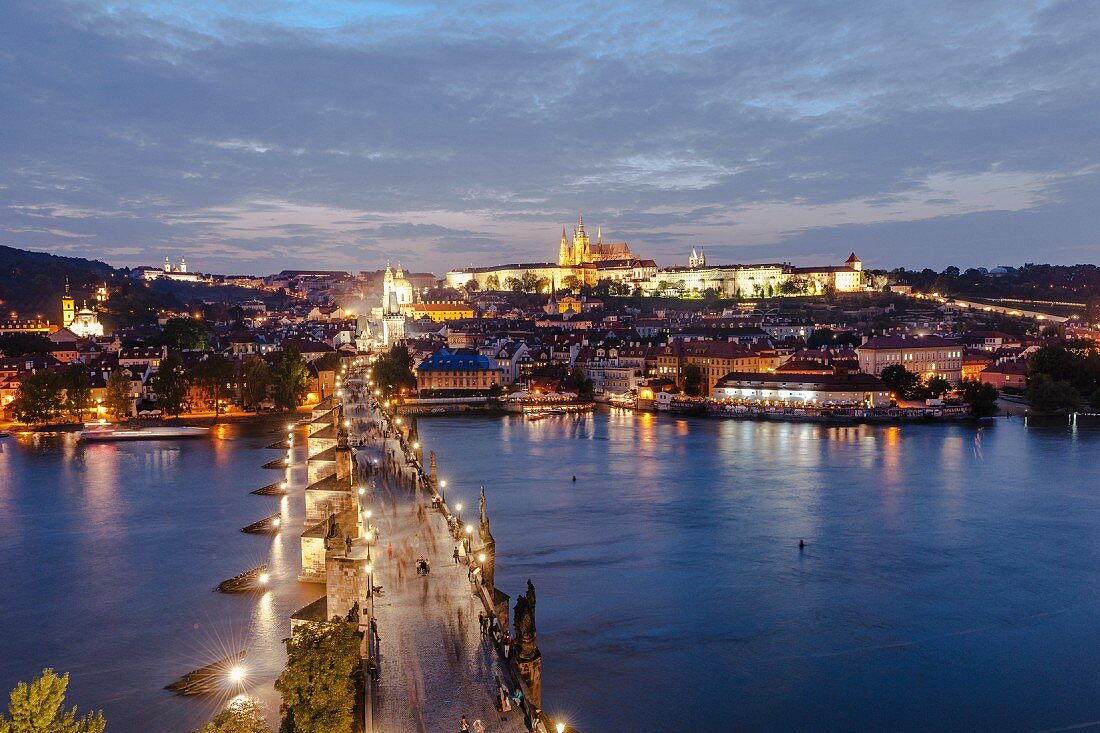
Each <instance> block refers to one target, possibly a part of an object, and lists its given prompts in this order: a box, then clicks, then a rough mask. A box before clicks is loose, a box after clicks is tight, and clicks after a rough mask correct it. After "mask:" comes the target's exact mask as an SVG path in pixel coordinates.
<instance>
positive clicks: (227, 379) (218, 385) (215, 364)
mask: <svg viewBox="0 0 1100 733" xmlns="http://www.w3.org/2000/svg"><path fill="white" fill-rule="evenodd" d="M234 376H236V375H235V371H234V369H233V362H231V361H229V359H227V358H226V357H225V356H223V355H221V354H211V355H210V356H208V357H206V358H205V359H203V360H202V361H200V362H199V363H198V364H196V365H195V366H194V368H193V369H192V370H191V378H192V380H194V382H195V384H196V385H198V387H199V388H200V389H201V390H202V391H203V392H204V393H205V394H206V399H207V401H208V402H210V403H212V404H213V405H214V419H215V420H217V418H218V417H219V416H221V414H222V405H221V403H222V396H223V395H224V394H225V393H226V391H227V390H228V389H229V385H230V383H231V382H232V381H233V377H234Z"/></svg>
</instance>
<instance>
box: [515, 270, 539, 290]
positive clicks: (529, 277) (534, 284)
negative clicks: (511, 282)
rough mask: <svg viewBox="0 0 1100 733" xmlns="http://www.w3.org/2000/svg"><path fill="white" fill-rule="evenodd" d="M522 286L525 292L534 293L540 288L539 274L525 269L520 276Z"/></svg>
mask: <svg viewBox="0 0 1100 733" xmlns="http://www.w3.org/2000/svg"><path fill="white" fill-rule="evenodd" d="M520 287H521V289H522V290H523V292H525V293H533V292H535V291H537V290H538V288H539V276H538V275H536V274H535V273H533V272H531V271H529V270H528V271H525V272H524V273H523V275H521V276H520Z"/></svg>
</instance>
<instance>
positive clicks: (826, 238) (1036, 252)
mask: <svg viewBox="0 0 1100 733" xmlns="http://www.w3.org/2000/svg"><path fill="white" fill-rule="evenodd" d="M580 210H583V212H584V214H585V221H586V224H588V225H589V228H590V229H591V230H593V232H594V230H595V227H596V225H597V224H602V226H603V230H604V232H605V233H606V235H607V236H606V238H608V239H613V240H616V241H623V240H625V241H628V242H629V243H630V244H631V246H632V248H633V249H634V250H635V251H636V252H638V253H641V254H644V255H647V256H650V257H653V258H654V259H656V260H657V262H658V264H660V265H667V264H674V263H681V262H684V261H685V260H686V253H687V252H688V251H689V250H690V249H691V247H692V246H702V247H705V248H706V251H707V255H708V259H709V260H710V261H711V262H746V261H761V260H770V261H792V262H796V263H803V264H808V263H819V264H820V263H834V262H836V263H839V262H840V261H842V260H843V259H844V257H846V256H847V254H848V252H849V251H850V250H855V251H856V252H858V253H859V255H860V256H861V257H862V258H863V259H864V260H865V261H866V262H867V264H868V266H870V267H895V266H910V267H924V266H931V267H934V268H936V269H941V268H942V267H944V266H946V265H948V264H957V265H960V266H964V267H965V266H972V265H974V266H981V265H985V266H994V265H997V264H1018V263H1021V262H1024V261H1048V262H1058V263H1075V262H1100V213H1098V211H1100V11H1098V8H1097V4H1096V2H1095V0H1067V1H1066V2H1056V1H1042V0H1034V1H1033V2H1016V1H1013V0H965V2H960V0H944V1H942V2H941V1H939V0H919V1H918V2H913V1H912V0H909V1H907V2H892V1H891V0H844V1H839V0H838V1H836V2H833V1H830V0H745V1H743V2H736V1H734V0H725V1H721V0H719V1H717V2H679V3H675V4H665V3H657V2H631V3H627V2H613V3H605V2H599V1H596V0H585V1H584V2H570V1H569V0H555V2H545V3H530V2H519V3H504V2H496V1H495V0H486V1H481V2H454V0H448V1H444V2H439V3H433V2H416V1H414V0H409V1H408V2H406V1H405V0H389V1H381V2H374V1H358V0H357V1H352V0H317V1H314V2H306V1H305V0H302V1H299V2H293V1H290V0H190V1H189V2H170V1H169V0H150V1H148V2H137V1H136V0H134V1H131V0H117V1H115V2H55V1H54V0H4V1H3V2H2V3H0V243H2V244H8V245H11V246H16V247H23V248H27V249H37V250H46V251H50V252H54V253H58V254H71V255H77V256H85V257H95V258H100V259H104V260H106V261H108V262H111V263H113V264H117V265H139V264H157V263H158V262H161V261H163V258H164V256H165V255H166V254H167V255H171V256H172V257H177V256H179V255H180V254H185V255H186V256H187V258H188V260H189V262H190V263H191V265H192V267H193V268H194V269H200V270H203V271H212V272H223V273H237V272H257V273H266V272H271V271H275V270H279V269H282V268H284V267H307V268H341V269H373V268H376V267H378V266H380V265H382V264H384V263H385V260H386V259H387V258H393V259H395V260H396V259H398V258H400V259H401V260H402V261H403V263H405V264H406V265H407V266H412V267H414V268H415V269H419V270H426V269H431V270H434V271H436V272H437V273H441V272H443V271H445V270H446V269H448V268H451V267H457V266H463V265H467V264H471V263H472V264H493V263H497V262H515V261H530V260H533V259H535V260H545V259H548V258H551V259H552V258H554V257H556V253H557V241H558V238H559V237H560V232H561V227H562V225H564V224H570V225H572V222H574V221H575V219H576V215H577V212H578V211H580Z"/></svg>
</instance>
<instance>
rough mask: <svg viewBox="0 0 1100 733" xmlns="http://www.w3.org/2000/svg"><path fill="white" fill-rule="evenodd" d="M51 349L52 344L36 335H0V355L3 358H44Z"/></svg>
mask: <svg viewBox="0 0 1100 733" xmlns="http://www.w3.org/2000/svg"><path fill="white" fill-rule="evenodd" d="M52 348H53V342H52V341H50V340H49V339H48V338H46V337H45V336H40V335H39V334H37V333H4V334H0V353H2V354H4V355H5V356H28V355H37V356H46V355H48V354H49V353H50V351H51V350H52Z"/></svg>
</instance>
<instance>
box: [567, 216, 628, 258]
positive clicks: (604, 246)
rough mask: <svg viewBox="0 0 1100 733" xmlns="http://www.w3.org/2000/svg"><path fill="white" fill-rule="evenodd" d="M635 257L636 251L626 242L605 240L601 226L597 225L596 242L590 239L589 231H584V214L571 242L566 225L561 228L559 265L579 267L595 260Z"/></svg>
mask: <svg viewBox="0 0 1100 733" xmlns="http://www.w3.org/2000/svg"><path fill="white" fill-rule="evenodd" d="M633 259H635V257H634V253H633V252H631V251H630V247H629V246H627V244H626V242H610V243H605V242H604V241H603V231H602V228H601V227H596V243H595V244H592V243H591V242H590V241H589V238H588V233H587V232H586V231H584V215H583V214H582V215H581V216H579V217H577V226H575V227H573V241H572V243H570V241H569V239H568V238H567V237H566V234H565V227H562V228H561V246H560V247H559V248H558V266H559V267H579V266H581V265H587V264H592V263H595V262H615V261H622V260H633Z"/></svg>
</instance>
